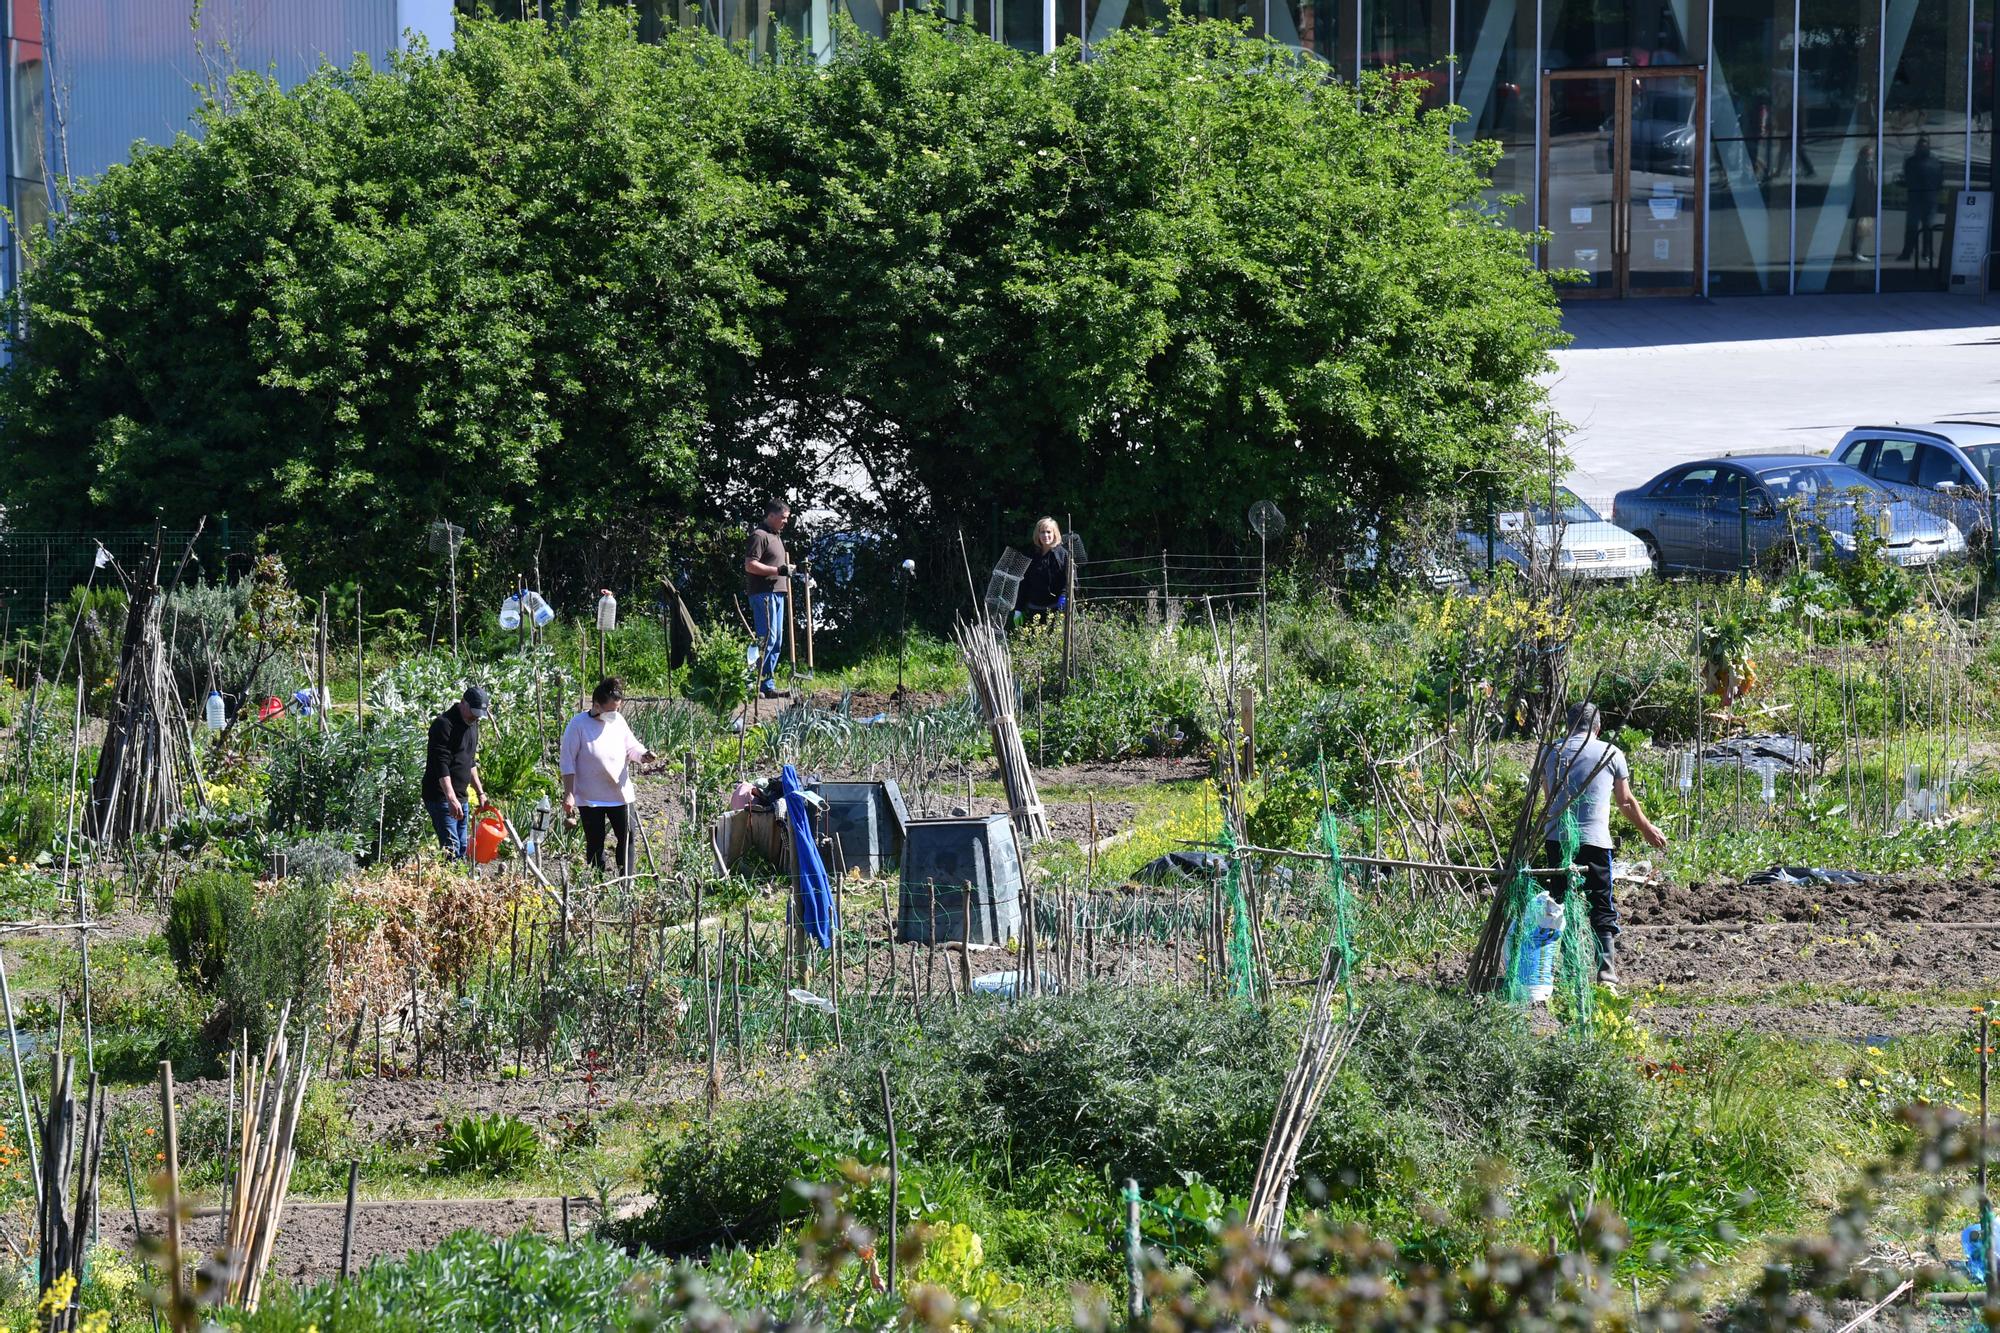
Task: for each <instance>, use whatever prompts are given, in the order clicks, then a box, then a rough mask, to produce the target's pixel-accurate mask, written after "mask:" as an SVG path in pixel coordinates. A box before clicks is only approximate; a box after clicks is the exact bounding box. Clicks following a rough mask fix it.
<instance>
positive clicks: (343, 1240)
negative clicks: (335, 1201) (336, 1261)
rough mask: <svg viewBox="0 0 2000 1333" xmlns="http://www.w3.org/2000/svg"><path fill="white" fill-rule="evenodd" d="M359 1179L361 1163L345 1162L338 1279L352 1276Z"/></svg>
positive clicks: (344, 1279)
mask: <svg viewBox="0 0 2000 1333" xmlns="http://www.w3.org/2000/svg"><path fill="white" fill-rule="evenodd" d="M360 1180H361V1163H360V1161H359V1160H358V1159H357V1160H355V1161H351V1162H349V1163H348V1164H347V1213H346V1215H345V1216H344V1217H343V1218H342V1219H341V1223H340V1280H341V1281H343V1282H345V1281H346V1280H347V1279H348V1278H350V1277H352V1276H354V1187H355V1186H356V1185H357V1184H359V1183H360Z"/></svg>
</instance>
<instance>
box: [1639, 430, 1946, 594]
mask: <svg viewBox="0 0 2000 1333" xmlns="http://www.w3.org/2000/svg"><path fill="white" fill-rule="evenodd" d="M1864 518H1865V519H1867V520H1868V521H1873V522H1875V523H1878V524H1880V525H1881V530H1882V531H1883V535H1884V538H1885V546H1884V549H1883V555H1884V557H1885V558H1886V559H1888V560H1890V561H1892V562H1894V563H1896V564H1898V565H1906V566H1909V565H1928V564H1932V563H1934V562H1936V561H1938V560H1941V559H1943V558H1944V557H1946V556H1949V555H1955V554H1957V553H1959V552H1961V551H1963V550H1964V549H1965V536H1964V534H1963V533H1961V532H1960V531H1959V529H1958V526H1957V525H1956V524H1954V523H1952V522H1950V521H1949V520H1947V519H1942V518H1939V517H1937V516H1936V515H1934V514H1930V513H1927V512H1925V511H1924V510H1923V509H1920V508H1919V507H1917V506H1916V505H1914V504H1911V503H1910V502H1909V501H1907V500H1903V499H1901V498H1899V497H1898V496H1896V495H1893V494H1891V493H1890V492H1889V491H1888V489H1887V488H1885V487H1883V486H1882V485H1880V484H1879V483H1877V482H1876V481H1875V480H1874V479H1873V478H1872V477H1869V476H1868V475H1866V474H1865V473H1862V472H1860V471H1857V470H1856V469H1854V468H1851V467H1849V466H1847V465H1846V464H1844V463H1837V462H1835V461H1834V460H1833V459H1831V458H1824V457H1819V456H1817V455H1803V454H1751V455H1745V456H1742V457H1736V458H1711V459H1704V460H1703V461H1701V462H1698V463H1682V464H1680V465H1678V466H1676V467H1671V468H1668V469H1667V470H1666V471H1665V472H1662V473H1661V474H1660V475H1659V476H1657V477H1655V478H1653V479H1652V480H1651V481H1649V482H1647V483H1646V484H1645V485H1643V486H1638V487H1634V488H1633V489H1632V490H1629V491H1620V492H1619V493H1618V495H1617V497H1616V498H1614V499H1613V500H1612V502H1611V519H1612V522H1614V523H1616V524H1617V525H1618V526H1619V527H1621V528H1624V529H1625V530H1626V531H1628V532H1631V533H1633V534H1634V535H1635V536H1637V537H1638V538H1639V540H1641V541H1643V542H1644V543H1645V544H1646V549H1647V550H1648V551H1649V552H1650V553H1651V554H1652V557H1653V567H1654V568H1655V569H1657V570H1660V571H1661V572H1667V571H1672V570H1696V571H1709V572H1718V573H1719V572H1722V571H1726V570H1733V569H1738V568H1740V567H1741V566H1742V565H1743V564H1745V563H1749V564H1753V565H1755V564H1764V563H1766V562H1767V561H1771V560H1784V559H1789V558H1790V557H1791V556H1792V555H1793V554H1794V553H1796V554H1799V555H1802V556H1804V557H1805V558H1806V559H1807V560H1811V559H1813V558H1814V557H1815V555H1816V553H1817V551H1818V549H1819V533H1821V532H1824V533H1826V535H1827V537H1828V538H1829V539H1830V541H1831V544H1832V546H1833V549H1834V552H1835V554H1836V555H1837V556H1844V555H1847V554H1850V553H1851V552H1853V550H1854V549H1855V544H1856V543H1855V532H1856V531H1857V529H1858V527H1859V525H1860V524H1861V522H1862V521H1864ZM1746 542H1747V549H1746V546H1745V543H1746Z"/></svg>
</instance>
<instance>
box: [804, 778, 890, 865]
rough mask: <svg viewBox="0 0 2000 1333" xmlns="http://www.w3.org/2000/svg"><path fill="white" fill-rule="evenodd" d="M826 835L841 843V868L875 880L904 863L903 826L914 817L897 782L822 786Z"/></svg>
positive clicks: (820, 792) (834, 783)
mask: <svg viewBox="0 0 2000 1333" xmlns="http://www.w3.org/2000/svg"><path fill="white" fill-rule="evenodd" d="M819 794H820V795H821V796H823V797H825V798H826V831H827V833H829V834H830V835H832V836H833V837H835V838H838V839H839V840H840V859H841V864H842V865H843V866H845V867H846V868H847V869H848V870H860V871H861V872H862V873H863V874H865V875H869V876H874V875H880V874H884V873H886V872H888V871H890V870H893V869H894V868H895V867H897V866H899V865H901V864H902V863H903V826H904V825H906V824H908V823H909V822H910V813H909V811H908V810H907V809H906V808H905V807H904V805H903V793H902V790H901V788H899V787H897V786H896V784H895V783H893V782H822V783H820V784H819Z"/></svg>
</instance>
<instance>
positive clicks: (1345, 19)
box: [0, 0, 2000, 296]
mask: <svg viewBox="0 0 2000 1333" xmlns="http://www.w3.org/2000/svg"><path fill="white" fill-rule="evenodd" d="M1175 2H1176V0H635V3H638V4H639V8H640V9H641V11H642V26H655V25H658V24H661V23H681V24H687V25H700V26H703V27H707V28H710V29H713V30H714V31H716V32H718V33H720V34H721V35H722V36H724V37H725V38H727V39H728V40H730V41H731V42H733V43H736V44H738V45H740V46H742V47H743V48H745V49H746V50H748V51H749V52H751V53H753V54H755V55H759V56H768V55H770V54H773V53H775V52H776V51H777V50H778V49H779V47H780V45H781V44H782V43H783V41H784V39H785V36H786V35H789V37H790V39H791V40H792V41H793V42H795V43H796V44H797V48H798V49H801V50H803V51H806V52H809V53H811V54H812V55H814V56H817V57H823V56H824V55H825V54H826V53H827V51H828V50H829V49H830V45H831V42H832V40H833V35H832V34H833V16H834V14H835V13H836V12H837V11H841V10H844V11H845V12H846V13H847V14H849V15H850V16H851V17H852V18H853V19H854V21H855V22H856V23H857V24H858V25H859V26H860V28H861V29H862V30H863V31H865V32H873V33H880V32H881V31H882V30H883V28H884V26H885V25H886V24H887V22H888V21H889V17H890V15H891V13H892V12H893V10H894V9H895V8H896V7H897V6H899V5H901V4H918V5H921V6H922V7H924V8H926V9H928V10H930V11H932V12H935V13H941V14H943V15H944V16H945V17H946V18H948V19H951V20H953V21H955V22H959V23H963V24H966V25H967V26H969V27H971V28H973V29H976V30H977V31H979V32H982V33H985V34H987V35H989V36H991V37H992V38H994V39H995V40H997V41H1001V42H1005V43H1006V44H1007V45H1009V46H1011V47H1014V48H1016V49H1018V50H1021V51H1026V52H1050V51H1053V50H1055V49H1056V47H1057V46H1058V45H1059V44H1061V43H1063V42H1065V41H1068V40H1070V39H1072V38H1074V39H1077V40H1080V41H1081V42H1083V43H1084V44H1085V45H1086V47H1087V46H1088V45H1089V44H1091V43H1094V42H1099V41H1102V40H1104V39H1105V38H1106V37H1107V36H1109V35H1110V34H1111V33H1113V32H1115V31H1117V30H1118V29H1120V28H1130V27H1135V26H1144V25H1147V24H1151V23H1155V22H1158V21H1159V20H1160V19H1161V18H1162V17H1163V16H1164V14H1165V12H1166V6H1167V5H1168V4H1170V3H1175ZM1178 2H1179V3H1181V4H1183V5H1184V6H1185V7H1186V8H1188V9H1190V10H1191V11H1192V12H1194V13H1196V14H1199V15H1203V16H1208V17H1214V18H1223V19H1230V20H1234V21H1238V22H1243V23H1245V24H1246V25H1247V26H1248V27H1249V29H1250V30H1251V31H1252V32H1253V33H1256V34H1258V35H1264V36H1269V37H1270V38H1272V39H1274V40H1276V41H1278V42H1281V43H1283V44H1285V45H1287V46H1289V47H1292V48H1293V49H1295V50H1297V51H1299V52H1301V53H1303V54H1305V55H1308V56H1311V57H1313V58H1315V59H1318V60H1320V61H1323V62H1325V63H1326V65H1327V66H1328V67H1329V68H1330V69H1331V70H1332V71H1334V72H1335V73H1336V74H1337V75H1338V76H1339V77H1342V78H1349V79H1352V78H1354V77H1356V75H1357V74H1358V73H1360V72H1362V71H1369V70H1382V69H1391V70H1395V71H1397V74H1396V75H1395V77H1397V78H1401V79H1408V80H1411V81H1413V82H1415V83H1416V84H1417V85H1418V87H1419V88H1420V91H1421V95H1422V98H1423V100H1424V102H1425V103H1426V104H1427V105H1430V106H1437V107H1441V106H1444V105H1446V104H1448V103H1452V104H1456V105H1458V106H1461V107H1463V108H1464V109H1465V119H1464V120H1463V122H1462V123H1461V124H1460V125H1459V127H1458V133H1459V134H1460V135H1461V136H1462V137H1463V138H1465V139H1467V140H1473V139H1478V140H1486V141H1490V142H1492V143H1494V144H1497V145H1498V147H1499V150H1500V151H1499V158H1498V162H1497V165H1496V167H1495V171H1494V182H1493V190H1492V202H1493V203H1494V205H1495V206H1496V207H1504V208H1506V209H1507V210H1508V211H1509V216H1510V217H1511V218H1512V220H1513V221H1514V222H1515V223H1516V224H1517V225H1519V226H1521V227H1523V228H1541V229H1545V230H1546V231H1547V232H1548V233H1549V234H1550V237H1551V239H1550V243H1549V245H1548V246H1546V247H1545V250H1544V253H1543V255H1542V261H1543V262H1544V263H1545V264H1546V265H1548V266H1549V267H1551V268H1556V269H1562V270H1566V271H1568V272H1569V273H1570V274H1572V275H1573V277H1574V278H1575V279H1576V281H1575V282H1574V283H1573V284H1572V285H1569V286H1566V287H1565V288H1564V290H1565V292H1566V293H1568V294H1571V295H1580V296H1592V295H1600V296H1640V295H1673V294H1679V295H1697V294H1700V295H1716V296H1724V295H1749V294H1758V293H1773V294H1794V293H1815V292H1876V291H1883V292H1897V291H1926V290H1942V289H1943V288H1944V287H1945V286H1946V278H1947V273H1946V270H1947V267H1948V264H1949V255H1950V252H1951V250H1952V248H1953V247H1954V245H1955V244H1959V243H1960V238H1957V237H1954V236H1953V234H1952V230H1953V227H1954V226H1955V202H1956V199H1957V196H1958V193H1959V192H1960V191H1962V190H1988V189H1991V188H1993V186H1994V180H1993V152H1992V148H1993V121H1994V115H1995V111H1996V101H1995V97H1996V92H1995V86H1994V70H1993V63H1994V41H1995V32H1994V8H1995V5H1996V4H2000V0H1178ZM451 11H452V3H451V0H312V2H311V3H310V4H308V3H305V2H304V0H277V2H276V3H272V2H271V0H208V2H207V3H206V5H205V6H204V8H203V23H204V32H203V33H202V34H201V35H200V37H201V41H202V42H203V43H204V44H205V46H206V48H207V49H208V51H209V52H210V53H211V54H212V53H213V52H214V51H216V50H219V49H221V48H222V47H223V46H225V45H226V46H227V47H228V48H229V49H230V50H231V51H232V52H233V60H234V61H235V63H236V64H237V65H240V66H241V67H243V68H248V69H260V70H271V71H274V72H275V73H276V74H277V75H278V77H279V78H280V79H282V80H285V81H287V82H293V81H296V80H298V79H302V78H304V77H305V76H306V75H308V74H310V73H311V71H312V70H313V69H314V68H316V67H317V66H318V64H319V62H320V61H321V59H322V58H324V59H330V60H333V61H335V62H336V63H346V62H347V61H349V60H351V59H352V58H353V56H354V54H355V53H362V54H366V55H368V56H370V57H372V58H375V59H378V60H379V59H381V58H382V57H384V56H385V55H386V54H387V53H388V52H390V51H392V50H394V49H396V48H397V47H399V46H400V45H402V43H403V40H404V37H405V35H406V34H408V33H411V32H415V33H418V34H421V35H423V36H424V37H425V38H427V40H428V41H429V42H430V44H431V46H432V47H433V48H438V47H442V46H445V45H448V44H449V42H450V40H451V30H452V12H451ZM0 13H4V14H5V17H6V31H5V38H6V44H7V62H6V65H5V72H6V80H7V84H6V88H5V92H4V97H0V106H4V107H5V114H6V116H7V118H8V125H7V129H6V139H7V143H8V148H9V154H10V156H9V164H8V173H7V178H6V195H7V198H6V203H7V204H8V206H9V207H10V209H11V210H12V212H13V216H14V217H15V219H17V223H18V225H19V226H20V227H21V228H22V229H23V230H32V229H33V228H35V227H37V226H39V225H41V224H42V223H43V222H44V221H45V219H46V217H47V214H48V209H49V198H50V191H49V187H48V182H49V181H50V180H51V179H53V176H52V174H51V173H55V174H60V173H61V172H63V171H65V170H66V171H67V172H68V173H69V174H71V175H75V176H91V175H95V174H96V173H98V172H100V171H102V170H103V169H104V168H105V167H106V166H108V165H110V164H111V163H112V162H115V161H118V160H121V159H122V158H124V157H125V156H126V155H127V154H128V153H129V151H130V149H131V146H132V144H133V143H134V142H135V141H139V140H146V141H150V142H163V141H165V140H167V139H170V138H171V137H172V136H173V135H174V134H176V133H178V132H180V131H182V130H184V129H186V128H188V127H189V125H190V123H191V122H190V120H189V113H190V112H191V111H192V109H193V106H194V94H193V93H192V92H191V91H190V85H191V84H193V83H194V82H196V81H198V80H199V79H201V78H203V77H205V75H206V73H207V70H206V67H205V66H206V62H205V60H204V58H203V56H202V54H201V52H200V50H198V48H197V38H196V35H195V34H192V33H190V31H189V29H188V23H187V15H186V12H185V9H184V7H176V6H173V5H161V4H132V3H130V0H0ZM50 70H53V71H54V72H55V74H56V77H55V79H54V81H53V84H54V86H55V87H57V88H59V89H60V90H61V93H60V100H59V101H58V102H53V103H52V102H51V99H50V95H49V88H50V86H51V79H50V75H49V71H50ZM9 239H10V243H9V245H8V254H7V257H6V264H5V269H4V274H0V276H4V277H5V279H6V280H7V281H9V282H11V281H12V280H13V277H14V275H15V274H16V272H17V271H18V270H17V266H18V264H19V263H20V255H19V250H18V247H17V246H16V245H14V244H12V238H11V237H10V238H9ZM1967 239H1969V238H1967ZM1989 244H1990V243H1989V242H1988V241H1987V240H1986V239H1985V238H1979V245H1980V247H1981V249H1982V250H1983V249H1984V248H1986V247H1987V246H1988V245H1989Z"/></svg>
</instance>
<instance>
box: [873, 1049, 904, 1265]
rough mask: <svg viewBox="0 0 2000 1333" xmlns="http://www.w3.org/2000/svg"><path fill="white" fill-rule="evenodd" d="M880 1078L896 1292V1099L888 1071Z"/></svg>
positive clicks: (897, 1169)
mask: <svg viewBox="0 0 2000 1333" xmlns="http://www.w3.org/2000/svg"><path fill="white" fill-rule="evenodd" d="M876 1073H877V1074H878V1075H879V1076H880V1077H881V1079H882V1120H883V1123H884V1124H885V1125H887V1127H888V1131H889V1227H888V1231H889V1294H890V1295H891V1296H893V1295H895V1294H896V1214H897V1207H896V1205H897V1202H898V1199H897V1194H896V1190H897V1186H898V1185H899V1183H900V1179H901V1177H900V1170H899V1168H900V1163H899V1162H898V1161H897V1156H896V1099H895V1098H894V1097H893V1096H891V1095H890V1093H889V1071H888V1070H886V1069H881V1070H877V1071H876Z"/></svg>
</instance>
